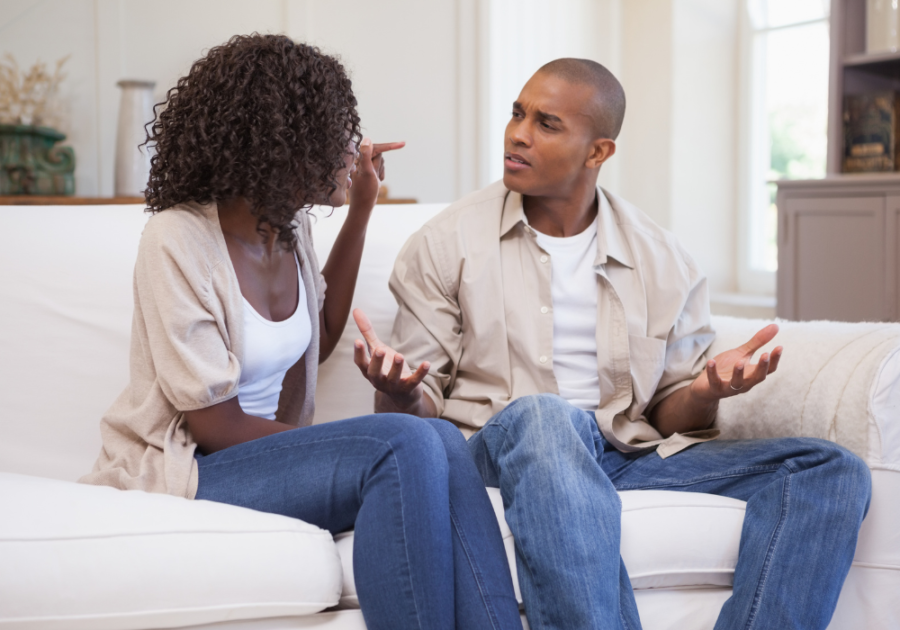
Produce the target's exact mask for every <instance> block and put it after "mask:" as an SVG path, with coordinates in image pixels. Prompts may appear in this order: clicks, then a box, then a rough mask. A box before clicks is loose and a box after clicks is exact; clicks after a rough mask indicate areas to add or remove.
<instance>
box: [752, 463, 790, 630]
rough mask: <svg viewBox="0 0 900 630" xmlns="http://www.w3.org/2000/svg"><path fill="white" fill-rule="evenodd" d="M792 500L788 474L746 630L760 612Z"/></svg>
mask: <svg viewBox="0 0 900 630" xmlns="http://www.w3.org/2000/svg"><path fill="white" fill-rule="evenodd" d="M790 502H791V475H787V476H786V477H785V478H784V489H783V490H782V501H781V516H780V518H779V519H778V524H777V525H776V526H775V531H774V532H772V540H771V541H770V542H769V549H768V551H767V552H766V559H765V561H764V562H763V568H762V575H760V577H759V580H760V581H759V585H758V586H757V587H756V593H755V594H754V596H753V603H752V604H751V606H750V613H749V615H748V616H747V625H746V626H745V628H746V630H752V628H753V627H754V622H755V621H756V615H757V613H758V612H759V608H760V605H761V601H762V597H763V591H765V588H766V583H767V581H768V578H769V568H770V566H771V564H772V556H774V555H775V549H776V548H777V547H778V542H779V540H780V537H781V530H782V529H784V521H785V520H786V519H787V511H788V509H789V508H790Z"/></svg>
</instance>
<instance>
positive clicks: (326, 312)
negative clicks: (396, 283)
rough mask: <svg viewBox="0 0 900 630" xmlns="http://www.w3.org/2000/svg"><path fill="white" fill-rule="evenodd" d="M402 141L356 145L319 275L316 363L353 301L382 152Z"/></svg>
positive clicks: (331, 344)
mask: <svg viewBox="0 0 900 630" xmlns="http://www.w3.org/2000/svg"><path fill="white" fill-rule="evenodd" d="M404 144H405V143H403V142H390V143H385V144H375V145H373V144H372V141H371V140H370V139H369V138H366V139H364V140H363V141H362V144H360V147H359V164H358V167H357V171H356V175H355V176H354V177H353V185H352V186H351V187H350V208H349V210H348V212H347V219H346V220H345V221H344V225H343V226H342V227H341V231H340V233H338V236H337V239H335V241H334V246H333V247H332V248H331V253H330V254H329V255H328V260H327V261H326V263H325V266H324V267H323V268H322V275H323V276H325V282H326V283H327V285H328V290H327V292H326V294H325V305H324V306H323V307H322V311H321V312H320V313H319V363H322V362H323V361H325V359H327V358H328V357H329V356H330V355H331V352H332V351H333V350H334V348H335V347H336V346H337V344H338V341H339V340H340V338H341V335H342V334H343V332H344V326H345V325H346V324H347V317H348V316H349V315H350V305H351V303H352V301H353V291H354V290H355V289H356V278H357V276H358V274H359V262H360V260H361V259H362V252H363V245H364V244H365V241H366V228H367V227H368V225H369V217H370V216H371V215H372V209H373V208H374V207H375V201H376V200H377V199H378V188H379V187H380V185H381V184H380V182H381V180H382V179H384V156H383V154H384V152H386V151H392V150H394V149H399V148H402V147H403V146H404Z"/></svg>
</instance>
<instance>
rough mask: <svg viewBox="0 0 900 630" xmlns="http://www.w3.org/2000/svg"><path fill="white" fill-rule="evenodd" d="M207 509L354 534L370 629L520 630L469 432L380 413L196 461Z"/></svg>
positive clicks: (356, 573)
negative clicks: (214, 505) (225, 508)
mask: <svg viewBox="0 0 900 630" xmlns="http://www.w3.org/2000/svg"><path fill="white" fill-rule="evenodd" d="M197 464H198V467H199V474H200V481H199V487H198V490H197V496H196V498H197V499H207V500H210V501H218V502H221V503H229V504H231V505H239V506H241V507H246V508H250V509H253V510H260V511H262V512H274V513H276V514H283V515H285V516H291V517H293V518H298V519H301V520H304V521H306V522H308V523H313V524H314V525H318V526H319V527H322V528H324V529H327V530H329V531H331V532H332V533H333V534H336V533H338V532H342V531H345V530H348V529H353V528H355V533H354V547H353V571H354V576H355V580H356V589H357V593H358V596H359V602H360V607H361V608H362V612H363V617H364V618H365V621H366V625H367V626H368V628H369V630H380V629H385V630H397V629H403V628H411V629H412V628H416V629H426V628H427V629H439V628H440V629H444V630H450V629H451V628H486V629H487V628H491V629H495V630H501V629H502V630H506V629H511V628H515V629H518V630H521V628H522V623H521V619H520V617H519V609H518V605H517V603H516V599H515V594H514V592H513V587H512V576H511V574H510V571H509V564H508V563H507V560H506V553H505V551H504V548H503V540H502V538H501V535H500V528H499V525H498V524H497V519H496V517H495V516H494V511H493V508H492V507H491V503H490V499H488V496H487V492H486V491H485V489H484V484H483V483H482V480H481V477H480V476H479V474H478V471H477V470H476V469H475V466H474V465H473V463H472V459H471V457H470V456H469V453H468V450H467V448H466V442H465V439H463V437H462V434H461V433H460V432H459V430H458V429H457V428H456V427H454V426H453V425H452V424H450V423H448V422H445V421H443V420H432V419H428V420H426V419H421V418H415V417H412V416H405V415H401V414H379V415H372V416H364V417H361V418H352V419H350V420H342V421H338V422H330V423H326V424H320V425H313V426H310V427H304V428H301V429H296V430H293V431H285V432H283V433H277V434H275V435H270V436H268V437H264V438H260V439H258V440H253V441H251V442H246V443H244V444H239V445H237V446H232V447H231V448H227V449H225V450H222V451H219V452H216V453H212V454H210V455H206V456H202V455H198V456H197Z"/></svg>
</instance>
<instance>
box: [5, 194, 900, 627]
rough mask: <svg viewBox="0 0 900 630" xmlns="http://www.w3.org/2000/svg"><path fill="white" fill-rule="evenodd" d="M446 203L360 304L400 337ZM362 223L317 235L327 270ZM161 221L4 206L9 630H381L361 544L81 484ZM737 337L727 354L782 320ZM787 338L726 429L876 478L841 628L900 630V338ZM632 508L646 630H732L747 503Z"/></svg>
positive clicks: (732, 325) (374, 250) (117, 385)
mask: <svg viewBox="0 0 900 630" xmlns="http://www.w3.org/2000/svg"><path fill="white" fill-rule="evenodd" d="M440 208H441V206H434V205H418V206H384V207H380V208H378V209H377V210H376V215H375V218H374V219H373V223H372V225H371V227H370V232H369V239H368V244H367V248H366V253H365V255H364V258H363V269H362V271H361V273H360V279H359V287H358V289H357V295H356V300H355V302H356V306H361V307H363V308H364V309H365V310H366V311H367V312H368V314H369V315H370V317H371V318H372V319H373V322H374V324H375V327H376V330H377V331H378V332H379V334H380V335H382V336H383V338H385V339H386V338H388V336H389V332H390V327H391V321H392V319H393V313H394V310H395V304H394V301H393V299H392V298H391V296H390V294H389V292H388V290H387V287H386V281H387V275H388V273H389V271H390V268H391V264H392V262H393V259H394V256H395V255H396V252H397V251H398V250H399V248H400V246H401V245H402V243H403V242H404V241H405V239H406V238H407V236H408V235H409V234H411V233H412V232H413V231H414V230H415V229H416V228H417V227H418V226H419V225H421V224H422V223H423V222H424V221H425V220H426V219H427V218H428V217H430V216H433V215H434V213H436V212H437V211H438V210H439V209H440ZM343 216H344V215H343V211H342V210H337V211H336V212H335V213H334V216H332V217H330V218H321V219H319V221H318V222H317V224H316V227H315V232H316V238H317V248H318V249H319V252H320V257H321V258H322V259H323V260H324V258H325V253H326V252H327V250H328V248H329V246H330V244H331V242H332V241H333V239H334V237H335V235H336V232H337V229H338V228H339V226H340V222H341V219H342V218H343ZM145 221H146V215H144V214H143V213H142V208H140V207H138V206H81V207H78V206H74V207H71V206H70V207H34V206H30V207H28V206H23V207H9V206H7V207H2V206H0V514H2V516H0V629H9V628H29V629H37V628H40V629H42V630H43V629H58V630H63V629H69V628H85V629H91V630H103V629H109V630H113V629H144V628H174V627H180V628H188V627H190V628H199V627H203V628H209V629H210V630H213V629H216V630H219V629H222V630H224V629H226V628H227V629H230V630H238V629H244V628H253V629H254V630H287V629H299V628H315V629H317V630H331V629H335V630H338V629H340V630H350V629H356V628H359V629H362V628H364V627H365V625H364V623H363V620H362V615H361V613H360V612H359V610H358V603H357V600H356V597H355V589H354V586H353V578H352V576H353V574H352V565H351V562H350V557H351V555H350V550H351V549H352V543H353V540H352V534H341V535H339V536H337V537H336V539H335V540H332V537H331V536H330V535H328V533H327V532H323V531H322V530H320V529H318V528H316V527H314V526H312V525H309V524H306V523H302V522H300V521H296V520H293V519H290V518H286V517H281V516H276V515H271V514H263V513H257V512H253V511H250V510H245V509H242V508H235V507H231V506H227V505H220V504H214V503H209V502H205V501H195V502H194V501H186V500H183V499H178V498H174V497H169V496H162V495H150V494H145V493H141V492H120V491H117V490H113V489H109V488H97V487H88V486H82V485H76V484H74V483H72V481H73V480H75V479H76V478H77V477H79V476H80V475H81V474H83V473H84V472H85V471H87V470H89V469H90V467H91V465H92V464H93V461H94V458H95V457H96V455H97V452H98V449H99V446H100V443H99V433H98V421H99V418H100V416H101V415H102V413H103V411H104V410H105V408H106V407H107V406H108V405H109V404H110V403H111V401H112V400H113V398H114V397H115V396H116V395H117V394H118V393H119V392H120V391H121V389H122V388H123V387H124V385H125V383H126V381H127V378H128V374H127V354H128V339H129V330H130V319H131V310H132V309H131V272H132V266H133V262H134V256H135V252H136V246H137V242H138V239H139V237H140V232H141V229H142V226H143V224H144V222H145ZM715 325H716V328H717V330H718V332H719V336H718V339H717V342H716V347H715V348H714V352H715V351H718V350H719V349H722V348H725V347H728V346H731V345H734V344H736V343H740V342H743V341H744V340H745V339H746V338H747V337H748V335H749V334H750V333H752V332H753V331H755V330H756V329H757V328H758V327H759V326H760V322H758V321H751V320H739V319H731V318H716V319H715ZM355 336H356V335H355V334H354V330H353V328H352V323H351V324H350V325H348V330H347V333H346V334H345V338H344V339H343V340H342V342H341V346H340V348H339V349H338V350H337V351H336V352H335V353H334V355H333V356H332V358H331V359H330V360H329V361H328V362H327V363H326V364H325V365H323V366H322V372H321V377H320V389H319V392H318V395H317V397H318V411H317V421H318V422H326V421H330V420H335V419H339V418H342V417H348V416H352V415H361V414H364V413H367V412H370V410H371V406H372V391H371V388H370V387H369V386H368V384H367V383H366V382H365V380H364V379H363V378H362V377H361V376H360V375H359V374H358V372H357V371H356V368H355V366H354V365H353V364H352V360H351V343H352V339H353V338H354V337H355ZM779 341H781V342H782V343H784V345H785V346H786V353H785V356H784V360H783V362H782V366H781V368H780V370H779V372H778V373H777V374H776V375H774V376H773V377H772V378H771V379H770V381H769V382H767V383H766V385H765V387H764V388H759V389H758V390H756V391H755V392H753V393H751V394H750V395H748V396H745V397H741V398H740V399H734V400H732V401H728V403H727V404H724V405H723V406H722V409H721V413H720V417H719V424H720V426H721V427H722V429H723V432H724V433H725V435H726V436H727V437H769V436H776V435H801V434H803V435H811V436H816V437H825V438H829V439H834V440H836V441H838V442H840V443H842V444H845V445H847V446H848V447H849V448H852V449H853V450H854V451H855V452H857V453H858V454H859V455H860V456H862V457H863V458H864V459H865V460H866V461H867V462H868V463H869V465H870V467H871V468H872V475H873V487H874V490H873V502H872V507H871V510H870V512H869V516H868V518H867V519H866V521H865V523H864V524H863V530H862V533H861V537H860V542H859V545H858V547H857V550H856V558H855V561H854V564H853V568H852V569H851V571H850V576H849V578H848V580H847V582H846V585H845V587H844V590H843V592H842V594H841V599H840V602H839V604H838V609H837V612H836V614H835V617H834V620H833V622H832V624H831V626H830V628H833V629H840V630H858V629H861V628H866V629H869V630H897V629H898V628H900V325H867V324H833V323H821V322H820V323H812V324H788V323H786V324H784V326H783V332H782V334H781V336H780V339H779ZM492 499H493V500H494V504H495V508H496V509H497V511H498V518H499V519H500V522H501V528H502V529H503V532H504V537H505V542H506V545H507V550H508V552H510V561H511V562H514V559H513V556H512V554H511V551H512V538H511V535H510V533H509V529H508V528H507V527H506V525H505V522H503V518H502V510H501V507H500V504H499V497H498V496H497V494H496V492H493V494H492ZM622 501H623V506H624V513H623V517H622V520H623V540H622V555H623V557H624V559H625V563H626V565H627V566H628V569H629V573H630V576H631V579H632V583H633V584H634V587H635V589H636V591H635V593H636V598H637V603H638V608H639V610H640V614H641V618H642V621H643V624H644V628H646V630H663V629H673V630H674V629H676V628H677V629H682V628H688V629H691V630H704V629H707V628H712V627H713V625H714V622H715V618H716V615H717V613H718V610H719V608H720V607H721V605H722V603H723V602H724V601H725V600H726V599H727V598H728V596H729V595H730V584H731V580H732V574H733V569H734V564H735V561H736V558H737V550H738V544H739V539H740V528H741V523H742V520H743V509H744V505H743V503H742V502H741V501H736V500H731V499H725V498H720V497H714V496H710V495H701V494H687V493H678V492H625V493H622ZM638 540H641V541H650V542H643V543H642V544H638V542H637V541H638ZM513 575H515V568H514V567H513ZM326 609H328V610H326Z"/></svg>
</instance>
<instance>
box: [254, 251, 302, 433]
mask: <svg viewBox="0 0 900 630" xmlns="http://www.w3.org/2000/svg"><path fill="white" fill-rule="evenodd" d="M297 278H298V280H297V283H298V285H299V287H300V289H299V291H300V295H299V299H298V300H297V310H295V311H294V314H293V315H291V316H290V317H288V318H287V319H285V320H282V321H280V322H273V321H270V320H268V319H266V318H265V317H263V316H262V315H260V314H259V313H257V312H256V309H255V308H253V307H252V306H250V302H248V301H247V299H246V298H244V362H243V364H242V365H241V380H240V385H239V389H238V403H240V405H241V409H243V410H244V413H246V414H248V415H251V416H258V417H260V418H267V419H268V420H274V419H275V411H276V410H277V409H278V397H279V396H280V395H281V386H282V384H283V382H284V375H285V374H286V373H287V371H288V369H289V368H290V367H291V366H292V365H294V364H295V363H296V362H297V361H299V360H300V357H302V356H303V353H305V352H306V349H307V348H308V347H309V342H310V339H311V338H312V323H311V322H310V321H309V311H308V309H307V308H306V287H304V286H303V280H302V276H301V275H300V262H299V261H298V262H297Z"/></svg>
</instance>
